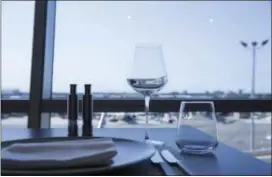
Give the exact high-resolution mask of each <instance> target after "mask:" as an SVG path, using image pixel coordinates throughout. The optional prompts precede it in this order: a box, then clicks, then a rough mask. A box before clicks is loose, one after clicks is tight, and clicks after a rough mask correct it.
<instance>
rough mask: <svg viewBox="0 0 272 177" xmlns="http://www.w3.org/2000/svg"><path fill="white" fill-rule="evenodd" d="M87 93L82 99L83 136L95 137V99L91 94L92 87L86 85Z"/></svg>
mask: <svg viewBox="0 0 272 177" xmlns="http://www.w3.org/2000/svg"><path fill="white" fill-rule="evenodd" d="M84 87H85V93H84V95H83V99H82V119H83V127H82V136H93V125H92V115H93V98H92V94H91V85H90V84H85V85H84Z"/></svg>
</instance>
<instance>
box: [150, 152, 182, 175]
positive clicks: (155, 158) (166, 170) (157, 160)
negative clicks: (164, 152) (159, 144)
mask: <svg viewBox="0 0 272 177" xmlns="http://www.w3.org/2000/svg"><path fill="white" fill-rule="evenodd" d="M151 161H152V163H154V164H158V165H160V167H161V168H162V170H163V172H164V173H165V175H167V176H173V175H177V174H176V173H175V172H174V171H173V169H172V168H171V167H170V166H169V164H167V162H165V161H164V160H163V158H162V157H161V155H160V153H159V151H158V150H156V153H155V154H154V155H153V156H152V157H151Z"/></svg>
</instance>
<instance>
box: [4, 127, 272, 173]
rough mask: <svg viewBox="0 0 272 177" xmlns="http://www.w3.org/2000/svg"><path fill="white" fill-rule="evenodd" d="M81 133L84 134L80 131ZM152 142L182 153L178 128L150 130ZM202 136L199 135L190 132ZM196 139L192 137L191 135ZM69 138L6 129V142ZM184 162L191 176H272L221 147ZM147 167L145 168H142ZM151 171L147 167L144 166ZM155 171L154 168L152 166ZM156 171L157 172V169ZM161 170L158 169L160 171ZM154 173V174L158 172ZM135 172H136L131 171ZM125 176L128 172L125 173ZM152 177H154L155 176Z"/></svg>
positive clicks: (135, 135)
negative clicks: (157, 142)
mask: <svg viewBox="0 0 272 177" xmlns="http://www.w3.org/2000/svg"><path fill="white" fill-rule="evenodd" d="M79 132H81V130H80V129H79ZM148 133H149V136H150V138H151V139H154V140H159V141H164V142H165V143H166V145H168V146H170V147H171V148H173V149H174V150H176V151H178V148H177V146H176V144H175V138H176V129H174V128H150V129H149V130H148ZM190 133H193V134H194V135H193V136H198V135H199V133H198V132H197V131H195V132H190ZM94 135H95V136H105V137H110V136H114V137H118V138H127V139H132V140H137V141H142V140H143V138H144V129H143V128H103V129H94ZM190 135H191V136H192V134H190ZM63 136H67V129H61V128H60V129H40V130H30V129H21V128H2V141H8V140H16V139H26V138H43V137H63ZM175 155H176V157H177V158H179V159H180V160H181V161H182V164H183V167H184V170H185V172H186V173H188V174H189V175H207V176H209V175H218V176H220V175H226V176H228V175H242V176H244V175H245V176H248V175H256V176H260V175H271V166H270V164H268V163H266V162H264V161H262V160H259V159H257V158H255V157H253V156H251V155H249V154H246V153H244V152H241V151H239V150H238V149H235V148H233V147H230V146H228V145H225V144H224V143H219V145H218V147H217V149H216V152H215V156H211V157H203V156H189V155H179V154H178V153H176V154H175ZM142 165H143V164H142ZM143 166H145V167H147V166H146V165H143ZM150 167H151V166H150ZM154 169H155V168H154ZM156 170H158V168H157V169H156ZM156 170H154V173H157V172H158V171H156ZM130 171H133V170H130ZM124 173H125V171H124ZM151 175H154V174H153V173H151Z"/></svg>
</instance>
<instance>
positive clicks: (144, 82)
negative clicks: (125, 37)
mask: <svg viewBox="0 0 272 177" xmlns="http://www.w3.org/2000/svg"><path fill="white" fill-rule="evenodd" d="M127 82H128V84H129V85H130V86H131V87H132V88H133V89H134V90H135V91H136V92H138V93H140V94H142V95H143V96H144V101H145V122H146V128H145V140H148V139H149V137H148V133H147V126H148V113H149V102H150V98H151V96H152V94H154V93H156V92H158V91H159V90H160V89H161V88H162V87H163V86H164V85H165V84H166V83H167V73H166V68H165V64H164V61H163V54H162V46H161V45H153V44H145V45H138V46H136V47H135V55H134V59H133V61H132V68H131V72H130V75H129V77H128V78H127Z"/></svg>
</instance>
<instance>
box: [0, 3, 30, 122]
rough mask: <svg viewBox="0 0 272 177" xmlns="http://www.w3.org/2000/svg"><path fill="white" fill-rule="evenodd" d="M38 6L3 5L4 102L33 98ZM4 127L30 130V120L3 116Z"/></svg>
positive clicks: (25, 117)
mask: <svg viewBox="0 0 272 177" xmlns="http://www.w3.org/2000/svg"><path fill="white" fill-rule="evenodd" d="M33 19H34V2H31V1H28V2H27V1H25V2H19V1H16V2H15V1H13V2H12V1H11V2H9V1H5V2H2V19H1V21H2V24H1V27H2V28H1V30H2V41H1V42H2V50H1V53H2V56H1V59H2V63H1V74H2V77H1V79H2V83H1V84H2V92H1V96H2V98H1V99H26V98H28V97H29V88H30V68H31V55H32V36H33V21H34V20H33ZM3 117H4V118H5V119H4V120H3V121H2V125H3V126H12V125H14V127H18V126H19V127H26V125H27V116H26V115H24V114H16V113H10V114H5V115H1V118H2V119H3Z"/></svg>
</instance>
